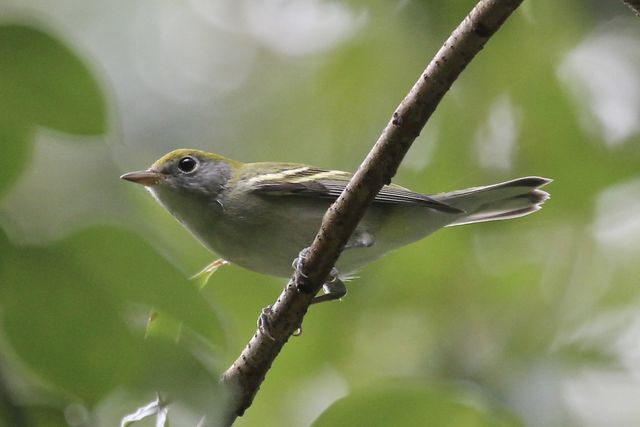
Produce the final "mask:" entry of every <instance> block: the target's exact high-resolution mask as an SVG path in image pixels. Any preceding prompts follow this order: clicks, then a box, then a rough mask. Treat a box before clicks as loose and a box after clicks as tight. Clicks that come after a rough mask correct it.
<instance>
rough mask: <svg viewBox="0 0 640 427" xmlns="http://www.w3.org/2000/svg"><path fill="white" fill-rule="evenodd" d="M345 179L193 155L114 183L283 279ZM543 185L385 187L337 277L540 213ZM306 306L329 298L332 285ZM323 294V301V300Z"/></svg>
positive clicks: (214, 247) (227, 254) (332, 173)
mask: <svg viewBox="0 0 640 427" xmlns="http://www.w3.org/2000/svg"><path fill="white" fill-rule="evenodd" d="M351 176H352V175H351V174H350V173H348V172H342V171H337V170H327V169H320V168H317V167H313V166H308V165H304V164H298V163H275V162H263V163H242V162H238V161H235V160H231V159H227V158H225V157H222V156H220V155H217V154H212V153H207V152H204V151H200V150H193V149H179V150H174V151H172V152H170V153H168V154H166V155H165V156H163V157H161V158H160V159H159V160H158V161H156V162H155V163H154V164H153V165H151V167H150V168H149V169H147V170H144V171H138V172H130V173H127V174H124V175H122V177H121V178H122V179H125V180H127V181H132V182H135V183H138V184H142V185H144V186H145V187H146V188H147V190H149V192H150V193H151V194H152V196H153V197H154V198H155V199H156V200H157V201H158V202H159V203H160V204H161V205H162V206H164V207H165V208H166V209H167V210H168V211H169V212H170V213H171V214H172V215H173V216H174V217H175V218H176V219H177V220H178V221H179V222H180V223H182V225H183V226H184V227H186V228H187V229H188V230H189V231H190V232H191V233H192V234H193V235H194V236H195V237H196V238H197V239H198V240H199V241H200V242H201V243H202V244H203V245H204V246H205V247H207V248H208V249H209V250H211V251H213V252H215V253H217V254H218V255H220V256H221V257H222V258H224V259H225V260H227V261H229V262H232V263H234V264H237V265H239V266H242V267H244V268H247V269H249V270H253V271H256V272H259V273H263V274H268V275H273V276H281V277H288V276H290V275H291V273H292V268H291V262H292V260H294V259H295V258H296V257H297V256H298V254H299V253H300V252H301V250H302V249H303V248H305V247H306V246H308V245H309V244H310V243H311V242H312V240H313V238H314V236H315V234H316V233H317V231H318V228H319V227H320V223H321V221H322V217H323V215H324V213H325V211H326V210H327V208H328V207H329V205H330V204H331V203H332V202H333V201H334V200H335V199H336V198H337V197H338V196H339V195H340V193H341V192H342V190H343V189H344V188H345V186H346V185H347V183H348V182H349V180H350V179H351ZM549 182H551V180H550V179H547V178H541V177H537V176H530V177H525V178H518V179H514V180H511V181H507V182H502V183H499V184H494V185H489V186H484V187H474V188H468V189H465V190H459V191H453V192H448V193H439V194H432V195H428V196H426V195H423V194H420V193H415V192H413V191H411V190H408V189H406V188H404V187H400V186H399V185H395V184H390V185H386V186H384V187H383V188H382V189H381V190H380V192H379V193H378V195H377V196H376V198H375V199H374V201H373V203H372V205H371V206H370V207H369V209H368V211H367V213H366V214H365V216H364V218H363V219H362V220H361V221H360V223H359V225H358V227H357V228H356V230H355V232H354V233H353V235H352V236H351V238H350V240H349V242H348V243H347V246H346V247H345V251H344V252H343V253H342V255H341V256H340V258H339V260H338V262H337V264H336V268H337V270H338V271H339V272H340V273H341V274H348V273H353V272H355V271H357V270H359V269H360V268H361V267H362V266H364V265H365V264H368V263H370V262H372V261H374V260H376V259H377V258H379V257H381V256H382V255H384V254H385V253H387V252H389V251H391V250H394V249H396V248H399V247H402V246H405V245H407V244H409V243H412V242H415V241H416V240H420V239H422V238H424V237H426V236H428V235H429V234H431V233H433V232H434V231H436V230H438V229H440V228H442V227H447V226H453V225H461V224H471V223H476V222H483V221H493V220H503V219H510V218H517V217H521V216H525V215H528V214H530V213H532V212H535V211H537V210H539V209H540V206H541V205H542V203H543V202H544V201H545V200H547V199H548V197H549V195H548V193H546V192H545V191H542V190H540V188H541V187H542V186H544V185H546V184H548V183H549ZM335 282H336V283H338V282H339V283H338V284H335V285H334V286H330V285H329V286H327V285H325V295H321V296H319V297H316V299H317V300H314V302H320V301H326V300H331V299H337V298H340V297H341V296H344V294H345V293H346V289H345V288H344V285H342V284H341V282H340V281H335ZM327 294H328V295H327Z"/></svg>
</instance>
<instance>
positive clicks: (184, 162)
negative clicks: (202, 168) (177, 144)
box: [178, 157, 198, 173]
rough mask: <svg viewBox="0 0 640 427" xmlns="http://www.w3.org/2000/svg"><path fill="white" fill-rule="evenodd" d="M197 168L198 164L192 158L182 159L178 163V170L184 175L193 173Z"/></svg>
mask: <svg viewBox="0 0 640 427" xmlns="http://www.w3.org/2000/svg"><path fill="white" fill-rule="evenodd" d="M197 166H198V162H197V161H196V159H194V158H193V157H183V158H181V159H180V161H179V162H178V169H180V172H184V173H189V172H193V171H194V170H195V169H196V167H197Z"/></svg>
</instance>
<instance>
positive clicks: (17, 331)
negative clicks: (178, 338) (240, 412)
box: [0, 228, 223, 403]
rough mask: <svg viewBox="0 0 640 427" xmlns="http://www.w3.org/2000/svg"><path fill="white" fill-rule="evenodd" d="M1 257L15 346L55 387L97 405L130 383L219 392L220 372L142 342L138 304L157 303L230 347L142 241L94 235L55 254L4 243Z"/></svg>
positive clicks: (214, 321)
mask: <svg viewBox="0 0 640 427" xmlns="http://www.w3.org/2000/svg"><path fill="white" fill-rule="evenodd" d="M0 250H1V251H2V254H3V256H2V258H1V259H0V263H1V264H0V283H2V284H3V285H2V287H0V300H1V301H2V315H3V322H2V325H3V327H4V331H5V334H6V336H7V339H8V341H9V343H10V344H11V345H12V347H13V349H14V350H15V352H16V353H17V354H18V355H19V356H20V357H21V359H22V360H23V361H24V362H25V363H26V364H27V365H28V366H29V367H30V368H31V369H32V370H33V371H34V372H36V373H37V374H38V375H40V376H41V377H42V378H44V379H46V380H47V381H49V382H50V383H52V384H53V385H55V386H56V388H58V389H62V390H65V391H66V392H68V393H70V394H71V395H72V396H76V397H80V398H81V399H83V400H84V401H86V402H89V403H95V402H97V401H98V400H99V399H100V398H101V397H102V396H104V395H105V393H107V392H108V391H110V390H112V389H114V388H116V387H118V386H122V385H123V384H138V383H139V384H147V385H149V386H152V387H153V388H152V389H153V390H165V389H168V390H173V393H171V395H172V396H173V395H176V394H177V395H182V394H184V393H191V392H189V390H184V389H181V390H179V391H176V387H178V385H179V384H180V381H176V379H175V378H174V377H175V376H178V375H180V376H184V378H193V379H192V380H191V384H194V382H198V381H200V382H201V381H205V382H206V383H211V384H213V385H210V387H213V388H215V384H216V381H217V380H216V375H215V374H214V373H213V372H209V373H207V372H206V371H203V368H202V367H201V366H200V365H201V363H200V362H197V361H196V360H195V359H193V356H189V355H188V354H186V353H184V351H183V350H180V351H178V352H176V351H177V349H172V347H171V346H174V347H175V345H174V344H171V345H169V344H168V343H166V344H163V341H161V340H160V341H159V340H151V339H148V340H144V339H143V334H142V333H140V332H139V333H136V332H135V330H134V329H133V328H132V326H131V325H130V324H129V322H127V321H125V315H126V314H127V309H130V306H131V302H132V301H134V302H139V303H143V304H148V305H156V306H160V307H162V308H163V310H164V311H165V312H167V313H170V314H171V315H172V316H175V317H176V319H179V320H180V321H183V322H184V323H185V325H187V326H189V327H191V328H193V329H194V330H196V331H198V332H200V333H201V334H203V335H204V336H206V337H207V339H208V340H209V342H212V343H215V344H221V342H222V341H221V338H222V336H223V335H222V332H221V327H220V324H219V321H218V318H217V317H216V316H215V314H214V312H213V310H212V308H211V307H210V306H209V304H208V303H207V302H206V301H205V300H204V299H203V298H202V296H201V295H200V294H199V292H198V291H197V290H196V289H195V288H194V287H193V285H192V284H191V283H189V282H188V281H187V280H186V279H185V278H184V277H182V275H181V274H180V273H179V272H178V271H176V270H175V269H173V268H171V267H170V266H168V265H167V263H166V261H165V260H164V259H162V258H161V257H159V256H158V255H157V254H155V253H154V252H153V250H152V249H151V248H150V247H149V246H148V245H147V244H146V243H145V242H143V241H142V239H140V238H139V237H137V236H135V235H133V234H131V233H126V232H123V231H121V230H117V229H112V228H104V229H92V230H88V231H85V232H84V233H81V234H79V235H76V236H73V237H71V238H69V239H67V240H65V241H62V242H60V243H59V244H57V245H55V246H53V247H50V248H35V247H28V248H13V247H11V246H10V245H8V243H6V240H4V239H0ZM140 329H142V328H140ZM194 362H195V365H194V366H192V367H189V365H193V364H194ZM180 366H182V367H180ZM198 366H200V367H198ZM194 369H195V370H194Z"/></svg>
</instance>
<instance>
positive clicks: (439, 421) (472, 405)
mask: <svg viewBox="0 0 640 427" xmlns="http://www.w3.org/2000/svg"><path fill="white" fill-rule="evenodd" d="M482 403H483V402H482V401H480V400H479V399H477V398H474V396H473V395H471V394H470V393H468V392H465V391H464V390H463V389H460V388H459V387H453V386H451V385H434V384H430V385H425V384H420V383H417V382H410V381H397V382H387V383H381V384H377V385H375V386H372V387H368V388H367V389H365V390H360V391H356V392H354V393H352V394H350V395H349V396H347V397H345V398H342V399H339V400H338V401H336V402H335V403H334V404H333V405H331V406H330V407H329V408H328V409H327V410H326V411H325V412H324V413H323V414H322V415H320V417H319V418H318V419H317V420H316V421H315V422H314V423H313V426H314V427H323V426H327V427H328V426H337V425H348V426H351V427H357V426H367V427H375V426H391V425H392V426H407V427H413V426H418V425H419V426H434V427H435V426H437V427H447V426H451V427H453V426H455V427H480V426H487V427H489V426H491V427H495V426H504V427H507V426H517V425H518V424H517V423H516V422H515V421H514V420H513V419H511V418H509V417H507V416H505V415H502V414H497V413H495V412H491V411H489V408H486V407H485V405H483V404H482Z"/></svg>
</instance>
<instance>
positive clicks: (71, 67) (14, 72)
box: [0, 24, 106, 193]
mask: <svg viewBox="0 0 640 427" xmlns="http://www.w3.org/2000/svg"><path fill="white" fill-rule="evenodd" d="M0 117H1V118H0V135H1V136H2V140H3V141H6V142H5V143H4V144H3V148H4V150H3V155H2V156H0V193H1V192H3V191H4V190H6V188H7V187H8V185H9V184H10V183H11V182H13V181H14V180H15V178H16V177H17V175H18V174H19V173H20V171H22V169H23V168H24V166H25V163H26V161H27V158H28V156H29V153H30V152H31V148H30V144H31V141H29V137H30V136H32V133H33V130H34V128H35V127H36V126H45V127H48V128H51V129H56V130H59V131H61V132H66V133H72V134H79V135H95V134H100V133H103V132H104V131H105V130H106V124H105V123H106V109H105V102H104V99H103V97H102V94H101V90H100V88H99V86H98V83H97V82H96V79H95V78H94V77H93V75H92V73H91V71H90V70H88V69H87V67H86V66H85V65H84V64H83V62H82V61H81V60H80V59H79V58H78V56H77V55H76V54H74V53H73V52H72V51H71V50H70V49H69V48H68V47H66V46H65V45H64V43H62V42H60V41H59V40H57V39H55V38H53V37H51V36H50V35H49V34H47V33H46V32H44V31H42V30H39V29H36V28H33V27H30V26H25V25H19V24H13V25H11V24H4V25H0Z"/></svg>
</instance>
